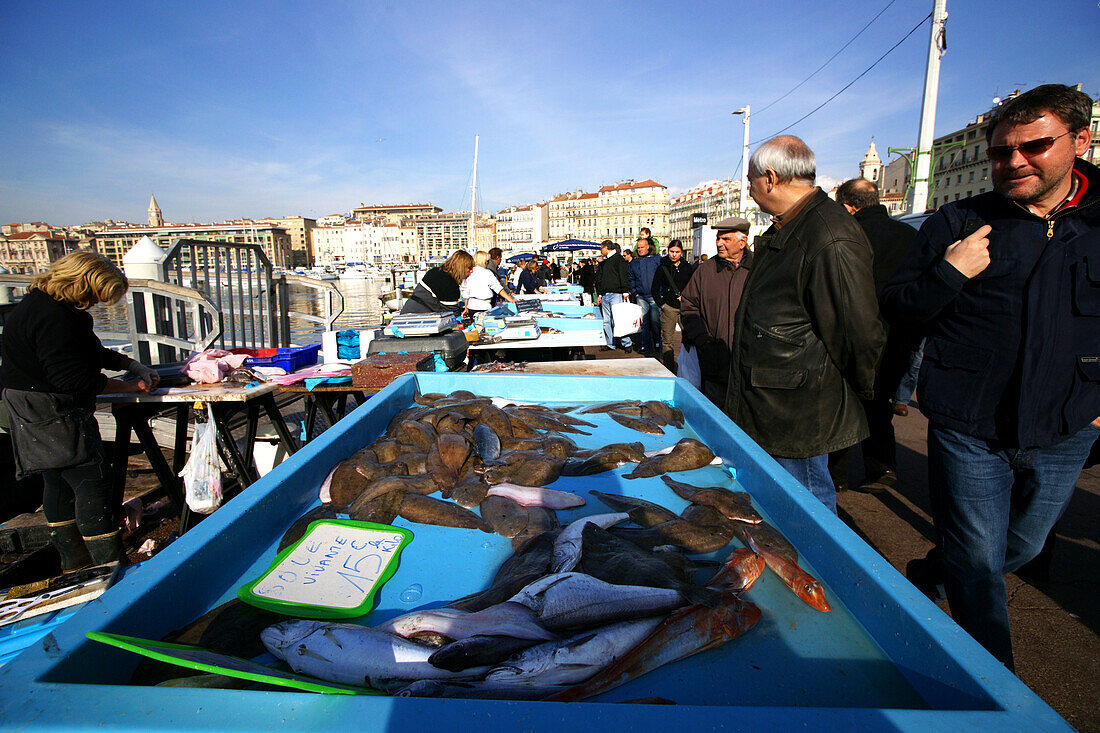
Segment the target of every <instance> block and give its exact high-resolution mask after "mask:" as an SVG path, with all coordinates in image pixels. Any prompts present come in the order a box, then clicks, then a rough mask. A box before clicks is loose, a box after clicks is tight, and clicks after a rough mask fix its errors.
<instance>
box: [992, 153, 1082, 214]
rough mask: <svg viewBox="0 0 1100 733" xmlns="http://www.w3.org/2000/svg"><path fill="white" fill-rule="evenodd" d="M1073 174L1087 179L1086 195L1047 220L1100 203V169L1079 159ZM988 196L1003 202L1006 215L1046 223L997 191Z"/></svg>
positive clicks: (1029, 210)
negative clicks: (1009, 214)
mask: <svg viewBox="0 0 1100 733" xmlns="http://www.w3.org/2000/svg"><path fill="white" fill-rule="evenodd" d="M1073 173H1074V174H1080V175H1081V176H1083V177H1084V179H1085V180H1084V181H1083V182H1082V184H1081V185H1084V186H1085V190H1084V193H1083V195H1081V200H1080V201H1078V202H1077V203H1076V205H1074V206H1070V207H1067V208H1060V209H1057V210H1056V211H1053V212H1051V213H1050V214H1049V215H1047V217H1046V219H1045V220H1049V221H1054V220H1057V219H1061V218H1062V217H1064V216H1072V215H1073V213H1074V212H1078V211H1081V210H1082V209H1084V208H1086V207H1090V206H1095V205H1096V204H1097V203H1098V202H1100V168H1097V167H1096V166H1095V165H1093V164H1092V163H1089V162H1088V161H1087V160H1083V159H1081V158H1078V159H1077V160H1076V161H1075V162H1074V164H1073ZM988 195H992V196H995V197H996V199H997V200H998V201H1000V202H1001V205H1003V207H1004V212H1005V214H1006V215H1007V214H1008V213H1009V212H1011V213H1012V214H1015V215H1016V216H1023V217H1025V218H1030V219H1033V220H1039V221H1044V218H1043V217H1041V216H1039V215H1037V214H1035V213H1034V212H1032V210H1031V209H1029V208H1027V206H1025V205H1024V204H1021V203H1020V202H1019V201H1012V200H1010V199H1007V198H1005V197H1004V196H1002V195H1001V194H1000V193H998V192H997V191H995V190H994V191H991V192H989V194H988Z"/></svg>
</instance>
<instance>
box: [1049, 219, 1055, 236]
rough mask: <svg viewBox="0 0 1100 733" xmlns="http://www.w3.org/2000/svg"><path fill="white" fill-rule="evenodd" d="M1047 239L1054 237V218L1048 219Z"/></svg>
mask: <svg viewBox="0 0 1100 733" xmlns="http://www.w3.org/2000/svg"><path fill="white" fill-rule="evenodd" d="M1047 239H1048V240H1049V239H1054V219H1048V220H1047Z"/></svg>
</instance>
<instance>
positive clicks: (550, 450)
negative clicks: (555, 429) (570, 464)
mask: <svg viewBox="0 0 1100 733" xmlns="http://www.w3.org/2000/svg"><path fill="white" fill-rule="evenodd" d="M500 444H501V448H502V450H505V451H508V452H509V453H512V452H520V451H535V452H538V453H541V454H543V455H546V456H550V457H552V458H560V459H562V460H565V459H567V458H569V457H570V456H572V455H574V454H575V453H577V452H578V450H579V449H578V448H577V444H576V443H574V442H573V441H572V440H570V439H569V438H567V437H565V436H564V435H560V434H558V433H547V434H546V435H540V436H538V437H535V438H508V439H501V441H500Z"/></svg>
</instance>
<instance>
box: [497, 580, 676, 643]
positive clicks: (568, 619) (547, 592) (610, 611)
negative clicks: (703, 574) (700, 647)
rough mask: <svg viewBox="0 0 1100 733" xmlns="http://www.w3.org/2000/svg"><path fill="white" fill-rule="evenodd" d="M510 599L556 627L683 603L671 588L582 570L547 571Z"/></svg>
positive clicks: (620, 618) (647, 612)
mask: <svg viewBox="0 0 1100 733" xmlns="http://www.w3.org/2000/svg"><path fill="white" fill-rule="evenodd" d="M509 600H510V601H511V602H512V603H520V604H523V605H524V606H526V607H527V608H530V609H531V610H532V611H534V612H535V613H536V614H538V619H539V623H540V624H542V625H543V626H544V627H546V628H547V629H552V630H555V631H556V630H560V629H570V628H590V627H593V626H601V625H603V624H608V623H613V622H616V621H626V620H629V619H636V618H641V617H643V616H653V615H655V614H664V613H667V612H669V611H671V610H672V609H674V608H679V607H680V606H682V605H684V599H683V597H682V596H681V595H680V593H679V592H678V591H675V590H673V589H671V588H655V587H652V586H639V585H615V584H613V583H608V582H605V581H603V580H600V579H599V578H593V577H592V576H591V575H585V574H584V573H558V574H554V575H547V576H545V577H543V578H539V579H538V580H536V581H535V582H534V583H531V584H530V585H528V586H527V587H526V588H524V589H523V590H521V591H520V592H519V593H517V594H516V595H514V596H512V598H511V599H509Z"/></svg>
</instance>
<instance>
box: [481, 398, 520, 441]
mask: <svg viewBox="0 0 1100 733" xmlns="http://www.w3.org/2000/svg"><path fill="white" fill-rule="evenodd" d="M477 421H478V423H479V424H481V425H485V426H487V427H488V428H489V429H490V430H492V431H493V433H495V434H496V435H497V439H498V440H502V439H508V438H512V437H513V433H512V420H511V418H509V417H508V413H507V412H505V411H504V410H502V409H500V408H499V407H496V406H495V405H486V406H485V407H483V408H481V411H480V412H479V413H478V414H477Z"/></svg>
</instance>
